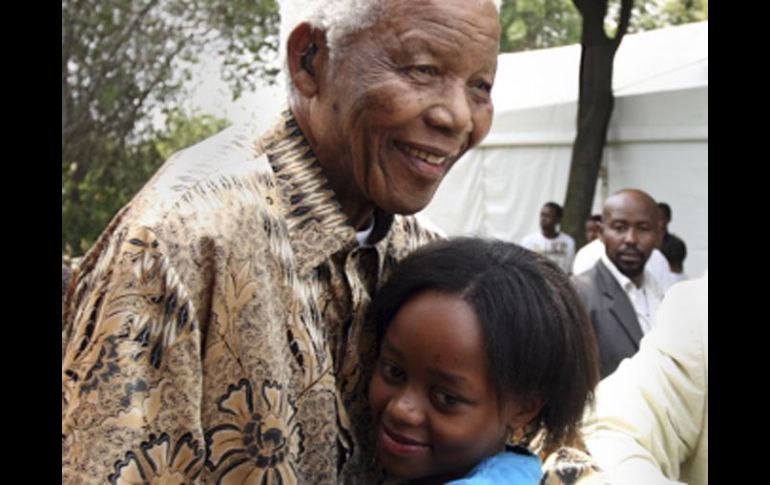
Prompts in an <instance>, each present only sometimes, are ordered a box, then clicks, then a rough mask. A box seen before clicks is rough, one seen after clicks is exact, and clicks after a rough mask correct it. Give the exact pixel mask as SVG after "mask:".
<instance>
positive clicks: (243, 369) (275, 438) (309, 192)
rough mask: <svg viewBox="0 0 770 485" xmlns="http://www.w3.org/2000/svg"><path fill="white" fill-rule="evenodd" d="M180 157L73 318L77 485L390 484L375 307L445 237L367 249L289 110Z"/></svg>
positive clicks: (380, 231)
mask: <svg viewBox="0 0 770 485" xmlns="http://www.w3.org/2000/svg"><path fill="white" fill-rule="evenodd" d="M250 130H251V129H245V130H241V131H238V130H236V129H229V130H226V131H225V132H223V133H221V134H219V135H217V136H215V137H213V138H210V139H208V140H206V141H205V142H203V143H201V144H199V145H196V146H194V147H192V148H189V149H187V150H184V151H182V152H180V153H178V154H176V155H175V156H174V157H172V158H171V159H170V160H169V161H168V162H167V163H166V164H165V165H164V166H163V167H162V168H161V169H160V170H159V172H158V173H157V174H156V175H155V176H154V177H153V179H152V180H151V181H150V182H148V184H147V186H145V188H143V189H142V191H141V192H140V193H139V194H138V195H137V196H136V197H135V198H134V199H133V200H132V201H131V202H130V203H129V204H128V205H127V206H126V207H125V208H123V209H122V210H121V211H120V212H119V213H118V214H117V215H116V217H115V218H114V220H113V221H112V222H111V223H110V225H109V227H108V228H107V229H106V230H105V232H104V233H103V234H102V236H101V237H100V238H99V240H98V241H97V243H96V244H95V245H94V247H93V248H92V249H91V251H90V252H89V253H88V254H87V255H86V257H85V258H84V260H83V262H82V263H81V265H80V269H79V271H78V273H77V274H76V276H75V278H76V279H75V281H74V283H73V285H72V286H70V290H69V294H68V299H67V301H66V302H65V305H64V308H65V310H64V315H63V317H64V320H63V328H64V330H63V334H62V337H63V348H64V350H63V356H62V475H63V476H62V478H63V483H68V484H70V483H99V484H101V483H120V484H129V483H131V484H134V483H163V484H181V483H222V484H252V483H253V484H263V483H265V484H274V483H282V484H292V483H338V482H344V483H373V481H376V480H377V477H378V472H377V470H376V467H375V466H374V465H373V459H372V458H371V452H370V448H369V447H368V443H369V440H368V437H367V436H366V435H365V433H366V432H367V431H368V430H370V429H371V424H370V418H369V417H368V414H367V412H366V406H365V402H364V401H365V399H366V395H365V393H364V392H363V389H364V383H365V378H366V374H367V369H366V368H364V367H363V365H362V362H372V361H373V359H374V348H373V347H374V345H373V343H374V341H373V335H372V334H370V333H369V332H367V331H366V329H365V328H364V327H363V326H362V321H363V317H364V312H363V309H364V308H365V305H366V304H367V303H368V301H369V299H370V295H371V292H372V291H373V290H374V288H376V286H377V285H378V284H379V282H380V280H381V279H382V278H384V277H385V276H386V275H387V274H388V272H389V271H390V269H391V268H392V267H393V265H394V264H395V263H396V261H398V260H399V259H401V258H402V257H403V256H405V255H406V254H407V253H408V252H410V251H412V250H413V249H415V248H416V247H418V246H420V245H422V244H424V243H425V242H427V241H429V240H430V239H433V238H434V237H435V236H434V235H433V234H431V233H429V232H427V231H425V230H423V229H421V228H420V227H419V226H418V225H417V224H416V222H415V220H414V219H413V218H412V217H400V216H396V217H392V216H388V215H385V214H378V217H376V221H377V224H376V226H375V228H374V231H373V234H372V236H371V237H370V240H369V242H371V243H373V244H372V245H371V246H368V245H367V246H359V245H358V243H357V241H356V232H355V229H354V228H353V227H352V226H351V225H350V224H349V222H348V220H347V218H346V217H345V215H344V214H343V213H342V211H341V209H340V206H339V204H338V203H337V201H336V200H335V198H334V194H333V192H332V191H331V189H330V188H329V185H328V181H327V180H326V179H325V178H324V176H323V175H322V173H321V168H320V165H319V164H318V162H317V160H316V159H315V158H314V155H313V153H312V151H311V150H310V148H309V146H308V143H307V140H306V139H305V138H304V136H303V135H302V133H301V132H300V130H299V128H298V126H297V124H296V121H295V120H294V119H293V118H292V116H291V114H290V113H289V112H288V111H286V112H285V113H284V114H283V115H282V117H281V119H280V120H279V122H278V123H277V124H276V126H275V127H274V128H273V129H271V130H270V131H269V132H268V133H267V134H265V135H262V136H258V135H257V134H256V133H254V132H253V131H250Z"/></svg>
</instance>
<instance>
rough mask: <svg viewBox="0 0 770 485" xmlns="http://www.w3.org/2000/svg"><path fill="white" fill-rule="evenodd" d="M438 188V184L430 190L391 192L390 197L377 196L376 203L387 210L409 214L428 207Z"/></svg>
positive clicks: (393, 212) (392, 212)
mask: <svg viewBox="0 0 770 485" xmlns="http://www.w3.org/2000/svg"><path fill="white" fill-rule="evenodd" d="M437 188H438V184H436V186H435V187H433V188H432V189H430V190H427V191H420V192H417V193H415V192H412V193H409V192H408V191H401V190H398V191H394V192H392V193H391V194H389V196H388V197H383V198H375V200H374V203H375V205H376V206H377V207H379V208H380V209H382V210H384V211H385V212H389V213H391V214H400V215H404V216H408V215H411V214H414V213H416V212H420V211H421V210H423V209H424V208H425V207H427V206H428V204H429V203H430V201H431V200H432V199H433V194H435V193H436V189H437Z"/></svg>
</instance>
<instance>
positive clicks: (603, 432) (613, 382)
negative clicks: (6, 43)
mask: <svg viewBox="0 0 770 485" xmlns="http://www.w3.org/2000/svg"><path fill="white" fill-rule="evenodd" d="M657 321H658V324H657V325H656V327H655V328H654V329H653V330H652V331H651V332H650V333H649V334H648V335H646V336H645V337H644V338H643V339H642V342H641V348H640V350H639V352H638V353H637V354H636V355H634V356H633V357H631V358H630V359H626V360H624V361H623V362H621V363H620V366H619V367H618V369H617V370H616V371H615V372H614V373H613V374H612V375H610V376H609V377H607V378H606V379H604V380H603V381H601V383H600V384H599V386H598V387H597V390H596V400H595V409H594V410H593V412H591V411H590V410H589V411H588V412H587V415H586V416H587V418H586V420H585V426H584V428H583V435H584V439H585V443H586V446H587V448H588V451H590V453H591V456H593V457H594V459H595V460H596V461H597V463H598V464H599V466H600V467H602V469H603V470H605V471H606V472H607V474H608V475H609V477H610V478H611V479H612V480H613V482H614V483H622V484H624V485H647V484H674V483H677V484H681V483H688V484H690V485H705V484H707V483H708V276H704V277H703V278H699V279H697V280H692V281H686V282H683V283H678V284H676V285H674V286H673V287H672V288H671V291H670V292H669V293H668V294H667V295H666V299H665V300H664V301H663V303H661V305H660V309H659V311H658V314H657Z"/></svg>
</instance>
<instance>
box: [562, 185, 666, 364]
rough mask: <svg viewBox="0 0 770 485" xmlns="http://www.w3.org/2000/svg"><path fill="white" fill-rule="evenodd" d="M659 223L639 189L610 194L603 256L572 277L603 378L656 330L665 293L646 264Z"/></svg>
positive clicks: (650, 202)
mask: <svg viewBox="0 0 770 485" xmlns="http://www.w3.org/2000/svg"><path fill="white" fill-rule="evenodd" d="M658 218H659V212H658V208H657V205H656V204H655V200H653V198H652V197H650V196H649V195H648V194H647V193H645V192H642V191H641V190H636V189H625V190H621V191H619V192H616V193H615V194H613V195H611V196H610V197H609V198H608V199H607V200H606V201H605V202H604V210H603V211H602V222H601V231H600V238H601V239H602V240H603V242H604V248H605V251H604V254H602V255H601V256H600V259H599V261H598V262H597V263H596V264H595V265H594V266H593V268H591V269H590V270H588V271H585V272H583V273H582V274H579V275H576V276H574V277H573V278H572V281H573V283H574V284H575V288H576V289H577V291H578V293H579V294H580V296H581V298H582V299H583V303H584V304H585V307H586V309H587V310H588V313H589V316H590V317H591V321H592V322H593V325H594V330H595V331H596V337H597V343H598V346H599V361H600V367H601V376H602V377H606V376H607V375H609V374H611V373H612V372H613V371H614V370H615V369H616V368H617V366H618V364H619V363H620V361H621V360H623V359H624V358H626V357H630V356H632V355H634V354H635V353H636V352H637V351H638V350H639V341H640V340H641V338H642V336H643V335H644V334H646V333H647V332H649V331H650V330H651V329H652V328H653V327H654V325H655V321H654V319H653V316H654V315H655V311H656V310H657V307H658V305H659V304H660V301H661V299H662V297H663V291H662V289H661V286H660V284H659V283H658V281H657V280H656V278H655V276H654V275H653V274H652V273H651V272H649V271H646V270H645V265H646V263H647V260H648V259H649V258H650V255H651V254H652V251H653V249H654V248H655V245H656V244H657V243H658V240H659V238H660V225H659V223H658Z"/></svg>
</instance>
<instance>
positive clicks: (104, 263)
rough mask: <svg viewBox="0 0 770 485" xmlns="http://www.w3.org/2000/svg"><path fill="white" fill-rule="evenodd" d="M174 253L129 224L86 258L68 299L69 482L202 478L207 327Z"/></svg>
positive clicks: (65, 394) (65, 468) (65, 396)
mask: <svg viewBox="0 0 770 485" xmlns="http://www.w3.org/2000/svg"><path fill="white" fill-rule="evenodd" d="M99 246H100V247H99ZM166 252H167V250H166V249H165V248H164V247H163V245H162V244H160V243H159V241H158V239H157V238H156V235H155V234H154V233H153V231H152V230H150V229H148V228H146V227H133V228H125V229H123V230H120V231H116V232H115V233H113V234H112V235H111V236H109V237H105V238H104V240H100V241H99V242H98V243H97V247H96V248H95V249H94V250H92V254H89V255H88V256H86V259H85V260H84V262H83V263H82V266H81V268H82V270H81V271H79V272H78V275H77V280H76V281H75V283H74V284H75V288H74V291H73V292H71V293H72V294H71V296H70V298H69V300H68V302H67V303H66V307H67V312H68V313H67V317H66V318H67V319H68V322H69V324H70V326H71V332H70V334H69V337H68V339H67V341H66V342H65V346H64V351H63V359H62V480H63V483H106V482H111V483H124V482H125V483H135V482H136V483H139V482H149V483H157V481H162V480H163V479H164V477H165V478H168V479H170V478H169V477H173V478H174V479H176V480H177V481H180V480H181V481H182V482H184V483H197V480H198V477H199V474H200V472H201V470H202V468H203V465H204V461H205V453H204V448H205V442H204V439H203V435H202V430H201V425H200V403H201V379H202V372H201V351H200V348H201V347H200V345H201V338H200V329H199V326H198V322H197V319H196V317H195V316H196V308H195V305H194V303H193V301H192V299H191V298H190V296H189V295H188V290H187V287H186V285H185V284H184V282H183V281H182V280H181V279H180V277H179V274H178V272H177V271H176V270H175V268H174V266H173V265H172V264H171V263H170V262H169V258H168V257H167V255H166Z"/></svg>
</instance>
